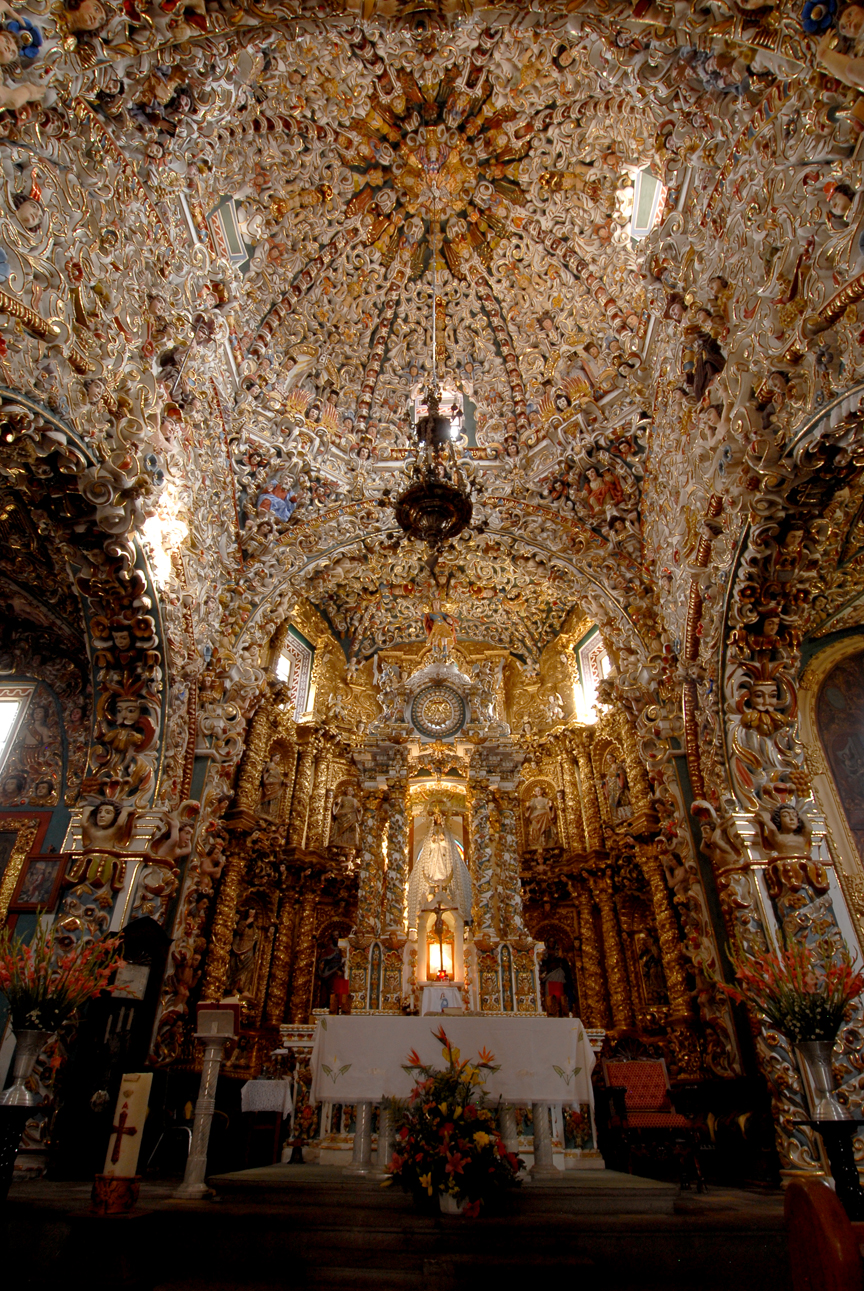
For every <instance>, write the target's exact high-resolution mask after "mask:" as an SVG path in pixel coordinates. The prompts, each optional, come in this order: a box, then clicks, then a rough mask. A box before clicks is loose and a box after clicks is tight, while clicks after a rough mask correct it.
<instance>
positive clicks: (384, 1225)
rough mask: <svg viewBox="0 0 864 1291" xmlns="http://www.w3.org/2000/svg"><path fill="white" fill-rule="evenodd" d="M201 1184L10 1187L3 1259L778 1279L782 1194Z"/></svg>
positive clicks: (95, 1283) (118, 1271)
mask: <svg viewBox="0 0 864 1291" xmlns="http://www.w3.org/2000/svg"><path fill="white" fill-rule="evenodd" d="M211 1182H212V1183H213V1184H214V1185H215V1186H216V1187H217V1188H218V1192H219V1198H220V1199H219V1201H216V1202H212V1201H211V1202H178V1201H176V1200H174V1198H173V1197H172V1196H171V1186H169V1185H167V1184H162V1185H148V1184H146V1183H145V1184H144V1185H143V1187H142V1196H141V1205H140V1208H139V1209H138V1211H137V1213H136V1214H134V1215H132V1216H129V1217H126V1218H122V1217H121V1218H118V1219H115V1220H110V1219H109V1220H105V1219H99V1218H96V1217H95V1216H93V1215H92V1214H90V1212H89V1185H83V1184H81V1185H78V1184H75V1185H61V1184H53V1185H52V1184H48V1183H44V1182H37V1183H34V1184H32V1185H27V1186H18V1187H15V1188H13V1193H12V1197H11V1199H10V1203H9V1206H8V1209H7V1212H6V1214H5V1216H3V1217H2V1218H3V1219H5V1221H6V1222H5V1223H2V1222H0V1242H2V1244H3V1251H4V1255H3V1258H4V1266H5V1267H6V1268H8V1269H10V1270H13V1269H14V1270H16V1273H15V1285H16V1287H20V1288H22V1291H23V1289H24V1288H26V1289H27V1291H30V1288H32V1289H33V1291H44V1289H45V1288H46V1287H50V1286H62V1287H63V1288H64V1291H276V1289H277V1288H279V1291H366V1288H369V1289H370V1291H371V1289H372V1288H375V1289H376V1291H468V1289H469V1288H471V1291H478V1289H479V1291H485V1288H486V1287H491V1286H494V1287H495V1291H517V1289H518V1291H525V1288H526V1287H529V1288H530V1287H535V1286H566V1285H577V1279H578V1285H580V1286H582V1287H587V1288H593V1287H598V1288H602V1289H603V1291H660V1289H661V1288H663V1291H692V1288H693V1287H694V1286H698V1287H699V1288H700V1291H721V1289H722V1291H728V1288H729V1287H730V1286H733V1287H734V1288H735V1291H765V1288H766V1287H771V1288H773V1287H782V1286H785V1285H788V1264H787V1255H786V1241H785V1233H784V1230H783V1220H782V1201H781V1200H780V1199H779V1198H769V1199H765V1198H760V1197H751V1196H749V1195H748V1194H744V1193H737V1192H736V1193H733V1192H732V1190H730V1191H729V1193H728V1194H727V1195H726V1196H725V1197H724V1195H723V1193H722V1192H720V1191H718V1192H712V1193H711V1194H709V1195H708V1196H707V1197H699V1196H697V1195H696V1194H687V1193H685V1194H679V1193H678V1191H677V1189H676V1188H674V1187H672V1186H671V1185H668V1184H659V1183H655V1182H654V1181H652V1180H645V1179H637V1178H633V1177H631V1176H621V1175H617V1176H616V1175H615V1174H613V1173H612V1172H610V1171H603V1172H593V1171H592V1172H586V1177H584V1178H579V1179H575V1180H571V1179H568V1178H565V1179H562V1180H561V1181H558V1182H552V1183H542V1184H541V1183H536V1184H534V1183H532V1184H529V1185H527V1186H526V1187H524V1188H522V1189H519V1190H518V1191H517V1192H515V1193H514V1194H513V1195H512V1198H511V1201H512V1205H511V1207H510V1213H509V1214H507V1215H504V1216H489V1217H486V1218H483V1219H480V1220H476V1221H472V1220H465V1219H462V1218H461V1217H458V1216H437V1215H436V1216H425V1215H420V1214H418V1213H417V1212H416V1211H415V1209H414V1207H413V1205H412V1203H411V1201H410V1199H409V1198H408V1197H406V1196H405V1195H404V1194H403V1193H401V1192H394V1191H393V1190H392V1189H390V1188H387V1189H382V1188H380V1187H379V1185H378V1182H377V1181H375V1180H369V1179H364V1178H360V1179H357V1178H354V1177H346V1176H345V1175H343V1174H342V1173H341V1171H337V1170H333V1169H328V1168H327V1167H315V1166H299V1167H293V1168H291V1167H283V1166H273V1167H269V1168H267V1169H263V1170H251V1171H243V1172H241V1173H239V1174H234V1175H223V1176H220V1177H219V1178H216V1179H212V1180H211ZM628 1199H629V1200H628ZM628 1205H629V1207H630V1209H629V1211H628V1210H627V1209H626V1207H627V1206H628ZM85 1252H86V1253H87V1254H85ZM96 1252H98V1255H97V1254H96Z"/></svg>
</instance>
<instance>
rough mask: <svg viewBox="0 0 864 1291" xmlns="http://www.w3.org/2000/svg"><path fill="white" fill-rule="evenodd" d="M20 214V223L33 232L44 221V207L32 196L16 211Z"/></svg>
mask: <svg viewBox="0 0 864 1291" xmlns="http://www.w3.org/2000/svg"><path fill="white" fill-rule="evenodd" d="M15 214H16V215H17V216H18V223H19V224H21V225H22V226H23V228H25V229H27V230H28V231H29V232H30V233H33V232H34V231H35V230H36V229H38V228H39V226H40V225H41V223H42V207H41V206H40V205H39V203H38V202H37V201H35V200H34V199H33V198H32V197H28V198H27V200H26V201H25V202H22V203H21V205H20V206H19V207H18V210H17V211H16V212H15Z"/></svg>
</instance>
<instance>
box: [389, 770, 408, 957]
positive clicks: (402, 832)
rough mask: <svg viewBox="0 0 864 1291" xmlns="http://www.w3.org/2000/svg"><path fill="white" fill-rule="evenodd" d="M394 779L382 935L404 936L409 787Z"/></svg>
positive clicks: (403, 782) (396, 776)
mask: <svg viewBox="0 0 864 1291" xmlns="http://www.w3.org/2000/svg"><path fill="white" fill-rule="evenodd" d="M403 777H404V771H403V772H402V776H399V775H398V773H397V775H394V777H393V779H392V780H391V788H390V825H389V829H388V832H387V874H386V876H385V883H384V921H383V926H384V932H385V934H386V933H390V934H392V935H394V936H397V937H404V936H405V888H406V884H407V882H408V785H407V782H406V781H405V779H404V778H403Z"/></svg>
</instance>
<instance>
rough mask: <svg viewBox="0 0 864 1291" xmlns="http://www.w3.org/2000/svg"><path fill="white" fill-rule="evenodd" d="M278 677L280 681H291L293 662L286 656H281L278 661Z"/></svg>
mask: <svg viewBox="0 0 864 1291" xmlns="http://www.w3.org/2000/svg"><path fill="white" fill-rule="evenodd" d="M276 676H277V677H278V678H279V680H280V681H290V680H291V660H290V659H289V658H288V656H287V655H286V654H280V656H279V658H278V659H277V660H276Z"/></svg>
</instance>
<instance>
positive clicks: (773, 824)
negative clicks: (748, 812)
mask: <svg viewBox="0 0 864 1291" xmlns="http://www.w3.org/2000/svg"><path fill="white" fill-rule="evenodd" d="M756 817H757V819H758V821H759V824H760V827H761V830H762V841H763V845H764V847H765V849H766V851H770V852H771V853H772V855H774V856H779V857H783V858H784V859H789V858H791V857H805V858H807V859H809V858H810V839H811V836H812V833H813V830H812V826H811V824H810V821H809V820H808V819H807V816H806V815H802V814H801V813H800V812H799V811H798V808H797V806H796V805H795V803H794V802H789V801H787V802H780V803H778V804H777V806H776V807H774V809H773V811H769V810H768V808H767V807H760V808H759V810H758V811H757V812H756Z"/></svg>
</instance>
